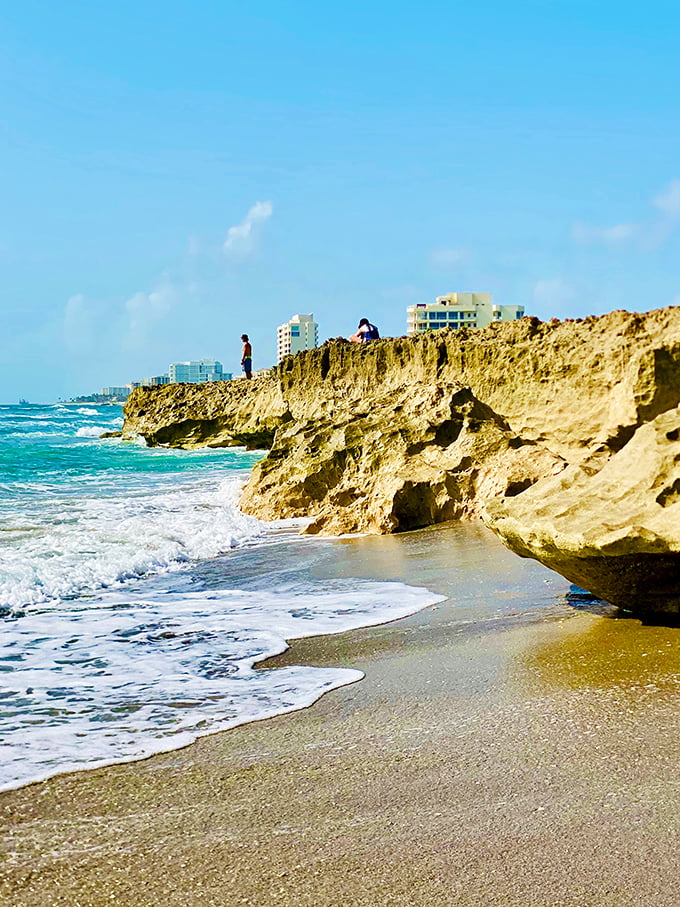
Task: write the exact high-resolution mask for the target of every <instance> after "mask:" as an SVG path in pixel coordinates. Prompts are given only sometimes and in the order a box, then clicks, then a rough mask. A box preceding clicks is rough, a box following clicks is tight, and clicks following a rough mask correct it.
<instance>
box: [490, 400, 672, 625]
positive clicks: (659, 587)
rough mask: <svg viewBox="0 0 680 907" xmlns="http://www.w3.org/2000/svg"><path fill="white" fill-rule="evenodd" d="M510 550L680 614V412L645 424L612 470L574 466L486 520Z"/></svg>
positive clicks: (616, 597)
mask: <svg viewBox="0 0 680 907" xmlns="http://www.w3.org/2000/svg"><path fill="white" fill-rule="evenodd" d="M483 517H484V520H485V522H486V524H487V525H488V526H489V527H490V528H492V529H494V530H495V531H496V532H497V533H498V534H499V535H500V536H501V538H502V539H503V540H504V541H505V543H506V544H507V545H508V547H509V548H511V549H512V550H513V551H515V552H517V553H518V554H522V555H524V556H527V557H534V558H536V559H537V560H539V561H541V562H542V563H544V564H546V565H547V566H549V567H552V568H553V569H554V570H556V571H557V572H558V573H561V574H562V575H563V576H566V577H567V578H568V579H570V580H571V581H572V582H574V583H577V584H578V585H579V586H582V587H583V588H585V589H588V590H589V591H590V592H593V593H595V595H597V596H599V597H600V598H603V599H605V601H610V602H613V603H614V604H617V605H620V606H622V607H624V608H628V609H630V610H634V611H636V612H645V611H647V612H651V613H660V612H667V613H679V612H680V408H678V407H676V408H674V409H671V410H669V411H668V412H665V413H662V414H661V415H658V416H657V417H656V418H655V419H653V420H652V421H651V422H649V423H647V424H645V425H642V426H641V427H640V428H639V429H638V430H637V431H636V432H635V434H634V435H633V436H632V438H631V440H630V441H629V442H628V444H626V445H625V446H624V447H623V448H622V450H621V451H619V452H618V453H616V454H615V455H613V456H612V457H611V458H610V459H608V460H607V461H606V462H605V463H604V465H602V464H601V463H600V462H596V463H595V464H594V465H593V464H590V463H588V462H585V463H582V464H576V465H573V466H570V467H569V468H567V469H566V470H564V471H563V472H562V473H561V474H560V475H558V476H555V477H552V478H550V479H546V480H543V481H541V482H538V483H537V484H536V485H534V486H533V487H532V488H530V489H528V490H527V491H526V492H525V493H524V494H521V495H519V496H518V497H516V498H514V499H512V500H507V499H505V500H501V499H496V500H493V501H489V502H488V503H487V505H486V508H485V512H484V514H483Z"/></svg>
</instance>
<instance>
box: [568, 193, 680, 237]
mask: <svg viewBox="0 0 680 907" xmlns="http://www.w3.org/2000/svg"><path fill="white" fill-rule="evenodd" d="M650 204H651V206H652V207H653V208H656V210H657V212H660V214H659V213H657V214H656V215H654V216H652V217H649V218H648V219H647V220H646V221H641V222H639V223H622V224H614V226H612V227H596V226H593V225H592V224H587V223H582V222H577V223H575V224H574V225H573V226H572V228H571V238H572V239H573V240H574V242H576V243H579V245H605V246H609V247H610V248H614V247H617V246H624V245H626V244H627V243H628V244H634V247H636V248H638V249H639V250H640V251H643V252H648V251H650V250H652V249H656V248H658V247H659V246H660V245H662V244H663V243H664V242H665V241H666V240H667V239H668V237H669V236H670V235H671V233H672V232H673V231H674V230H675V228H676V226H677V223H676V222H677V221H680V179H673V180H671V181H670V183H669V184H668V185H667V186H666V188H665V189H663V190H662V191H661V192H660V193H659V194H658V195H656V196H655V197H654V198H652V199H651V200H650Z"/></svg>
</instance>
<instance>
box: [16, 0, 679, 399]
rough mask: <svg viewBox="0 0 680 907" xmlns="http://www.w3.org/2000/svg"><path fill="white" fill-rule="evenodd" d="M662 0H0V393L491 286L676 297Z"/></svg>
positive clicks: (565, 299) (141, 373)
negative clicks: (288, 324) (309, 319)
mask: <svg viewBox="0 0 680 907" xmlns="http://www.w3.org/2000/svg"><path fill="white" fill-rule="evenodd" d="M679 36H680V4H677V3H676V2H673V3H671V2H658V0H649V2H647V3H645V4H637V3H636V4H632V3H628V4H622V3H621V2H620V0H617V2H611V0H600V2H598V3H593V2H592V0H515V2H513V3H509V2H507V0H496V2H490V0H477V2H475V3H470V2H465V3H460V2H457V0H445V2H444V0H442V2H439V0H421V2H419V3H417V4H415V3H412V2H411V3H402V2H399V0H391V2H389V3H388V2H384V0H373V2H370V0H368V2H367V0H362V2H356V0H343V2H342V3H340V2H336V0H325V2H324V3H313V2H311V0H307V2H301V0H299V2H291V0H278V2H275V0H251V2H250V3H248V4H245V3H243V2H239V3H236V2H229V0H191V2H189V0H163V2H156V0H134V2H133V0H116V2H115V3H107V4H103V3H102V4H100V3H93V2H92V0H59V3H54V2H51V0H22V2H21V3H19V2H18V0H3V2H0V201H1V204H0V275H1V276H0V320H1V323H2V328H3V329H2V355H1V356H0V402H1V403H14V402H16V401H17V399H18V398H19V397H23V398H27V399H29V400H31V401H48V400H56V399H58V398H70V397H71V396H74V395H77V394H86V393H91V392H93V391H97V390H99V389H101V387H103V386H105V385H120V384H125V383H127V382H128V381H132V380H139V379H140V378H143V377H147V376H151V375H157V374H162V373H163V372H165V371H167V367H168V364H169V363H170V362H174V361H184V360H189V359H199V358H204V357H210V358H217V359H219V360H220V361H221V362H222V363H223V364H224V367H225V370H227V371H233V372H235V373H237V372H238V371H239V368H240V366H239V362H240V347H241V344H240V339H239V338H240V335H241V334H242V333H243V332H246V333H248V334H249V335H250V337H251V340H252V343H253V357H254V368H256V369H257V368H261V367H265V366H268V365H271V364H273V363H274V362H275V358H276V327H277V325H279V324H281V323H283V322H285V321H287V320H288V319H289V318H290V317H291V316H292V315H293V314H295V313H298V312H300V313H305V314H306V313H310V312H312V313H314V315H315V318H316V320H317V321H318V322H319V334H320V340H324V339H326V338H328V337H336V336H349V334H350V333H352V332H353V331H354V330H355V329H356V326H357V323H358V320H359V318H361V317H368V318H369V319H370V320H371V321H373V322H375V323H376V324H377V325H378V327H379V328H380V331H381V334H382V335H383V336H398V335H401V334H404V333H405V331H406V312H405V310H406V306H408V305H411V304H412V303H414V302H425V301H431V300H434V297H435V296H437V295H441V294H443V293H448V292H452V291H475V292H490V293H492V294H493V297H494V302H498V303H502V304H512V305H523V306H524V307H525V310H526V312H527V314H534V315H537V316H538V317H539V318H541V319H549V318H551V317H558V318H566V317H569V318H580V317H584V316H586V315H590V314H601V313H604V312H607V311H610V310H612V309H620V308H623V309H628V310H629V311H646V310H648V309H653V308H659V307H662V306H666V305H673V304H675V305H680V265H679V263H680V115H679V114H680V62H679V60H680V55H679V54H678V39H679Z"/></svg>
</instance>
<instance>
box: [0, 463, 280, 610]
mask: <svg viewBox="0 0 680 907" xmlns="http://www.w3.org/2000/svg"><path fill="white" fill-rule="evenodd" d="M78 481H79V487H81V488H83V489H84V490H85V491H86V489H87V486H88V477H87V476H80V477H79V480H78ZM140 482H141V483H142V484H141V488H140V489H136V488H135V485H134V481H133V480H132V479H130V480H129V481H128V483H127V485H126V487H125V489H124V490H125V492H126V493H125V494H124V495H118V496H115V497H114V496H110V497H102V496H101V487H100V484H101V477H99V476H94V477H92V486H93V488H92V492H91V493H90V494H88V493H87V492H86V493H85V494H83V495H80V496H78V497H74V496H70V497H65V496H63V495H60V494H59V489H58V488H55V486H54V485H49V484H45V485H43V486H42V491H41V490H40V489H37V491H36V489H35V488H34V489H33V491H34V494H35V495H36V497H37V504H36V506H35V508H34V509H33V510H32V509H31V508H30V507H24V509H23V514H22V517H21V520H20V521H19V526H21V525H24V524H25V523H26V522H27V521H29V523H30V525H31V526H32V527H34V528H33V530H32V531H31V532H30V533H28V534H25V533H24V534H20V536H18V537H15V542H14V543H13V544H9V545H6V546H4V547H3V548H2V549H1V550H0V605H2V606H5V607H9V608H12V609H17V608H22V607H25V606H27V605H35V604H38V603H41V602H46V601H50V600H54V599H59V598H70V597H72V596H74V595H79V594H84V593H92V592H93V591H96V590H97V589H101V588H103V587H107V586H111V585H112V584H115V583H117V582H120V581H122V580H125V579H128V578H130V577H133V576H140V575H143V574H148V573H157V572H161V571H165V570H168V569H172V568H176V567H177V566H178V565H180V564H182V563H184V562H186V561H187V560H190V559H200V558H209V557H215V556H217V555H218V554H220V553H222V552H224V551H228V550H229V549H230V548H233V547H234V546H236V545H239V544H241V543H243V542H244V541H246V540H248V539H252V538H256V537H259V536H261V535H262V534H263V533H264V532H265V531H266V526H265V524H263V523H261V522H260V521H259V520H256V519H254V518H253V517H249V516H246V515H245V514H243V513H241V512H240V511H239V510H238V508H237V507H236V501H237V498H238V494H239V491H240V488H241V486H242V484H243V478H240V477H238V476H235V477H231V478H228V479H224V480H222V481H221V482H217V481H216V480H215V478H214V477H211V478H210V479H203V480H194V481H190V482H186V481H185V482H184V484H181V483H180V478H179V477H178V478H177V487H176V488H175V489H174V490H170V488H168V487H167V480H165V484H160V480H159V484H160V487H159V488H153V486H152V484H151V482H150V480H149V478H148V477H144V478H143V479H141V480H140ZM98 492H99V493H98ZM0 516H1V515H0ZM0 525H2V527H3V529H4V531H5V532H11V531H13V530H14V529H15V527H16V525H17V522H16V519H15V520H13V519H12V517H11V514H8V515H7V516H6V517H5V519H4V520H0ZM36 527H37V528H36ZM5 538H6V539H8V540H9V537H8V536H5ZM16 538H18V541H17V540H16Z"/></svg>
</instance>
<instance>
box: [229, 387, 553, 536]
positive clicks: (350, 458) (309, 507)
mask: <svg viewBox="0 0 680 907" xmlns="http://www.w3.org/2000/svg"><path fill="white" fill-rule="evenodd" d="M565 465H566V464H565V462H564V461H563V460H562V458H561V457H558V456H556V455H554V454H552V453H550V452H549V451H548V450H546V449H545V448H541V447H539V446H538V445H536V444H535V443H533V442H525V441H523V440H522V439H520V438H518V437H517V436H516V435H514V433H513V432H512V431H511V430H510V428H509V426H508V425H507V424H506V423H505V422H504V420H502V419H501V418H500V417H499V416H497V415H496V414H495V413H494V412H493V410H492V409H490V408H489V407H488V406H486V405H485V404H483V403H480V401H479V400H477V399H476V398H475V397H474V395H473V394H472V392H471V391H470V389H469V388H465V387H461V386H455V387H453V388H451V387H445V388H440V387H433V386H432V385H415V386H414V385H409V386H407V387H402V388H401V389H400V390H399V391H392V392H389V391H388V392H387V393H384V394H374V395H373V396H372V398H371V400H370V403H367V404H366V405H364V406H363V407H362V406H359V405H357V403H355V402H353V401H351V402H350V403H345V404H344V405H342V404H339V405H338V406H337V407H336V408H334V409H333V411H332V413H330V414H325V415H324V414H319V415H317V416H316V418H314V419H310V420H307V421H304V422H300V421H295V422H290V423H289V424H288V425H287V426H285V427H283V428H281V429H279V431H277V433H276V437H275V440H274V445H273V447H272V449H271V451H270V453H269V455H268V456H267V457H265V459H264V460H262V461H261V462H260V463H258V464H257V465H256V466H255V468H254V469H253V472H252V475H251V478H250V481H249V483H248V485H247V486H246V488H245V491H244V494H243V498H242V500H241V506H242V507H243V508H244V509H245V510H246V511H247V512H248V513H252V514H254V515H255V516H259V517H260V518H262V519H275V518H277V517H299V516H309V517H312V523H311V524H310V526H308V528H307V530H306V531H307V532H320V531H321V532H323V533H325V534H334V535H335V534H339V533H347V532H398V531H402V530H405V529H416V528H418V527H421V526H429V525H431V524H433V523H439V522H444V521H446V520H452V519H456V518H458V517H461V516H465V515H471V514H472V513H474V512H475V511H476V509H477V507H478V505H479V502H480V501H483V500H486V498H487V497H490V496H494V495H498V494H500V495H506V494H507V495H512V494H517V493H518V492H519V491H521V490H523V489H524V488H527V487H529V486H530V485H531V484H532V483H533V482H535V481H536V480H537V479H539V478H540V477H542V476H545V475H546V474H551V473H553V472H556V471H559V470H560V469H562V468H564V466H565Z"/></svg>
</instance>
